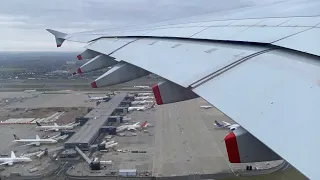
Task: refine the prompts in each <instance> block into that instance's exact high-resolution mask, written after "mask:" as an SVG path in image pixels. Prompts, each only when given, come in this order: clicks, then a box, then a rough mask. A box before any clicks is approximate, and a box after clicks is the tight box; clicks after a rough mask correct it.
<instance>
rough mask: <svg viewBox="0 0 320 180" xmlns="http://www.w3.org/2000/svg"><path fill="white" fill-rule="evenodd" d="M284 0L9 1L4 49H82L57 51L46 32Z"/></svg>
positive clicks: (1, 33)
mask: <svg viewBox="0 0 320 180" xmlns="http://www.w3.org/2000/svg"><path fill="white" fill-rule="evenodd" d="M274 1H279V0H264V1H262V2H261V1H260V0H228V1H221V0H188V1H186V0H161V1H155V0H67V1H66V0H53V1H43V0H32V1H26V0H10V1H3V2H1V4H0V39H1V43H0V51H7V50H23V51H30V50H32V51H55V50H65V51H67V50H80V47H83V45H79V44H77V43H70V42H67V43H65V44H64V46H63V47H62V48H61V49H57V48H55V43H54V39H53V36H52V35H51V34H49V33H48V32H46V31H45V30H44V29H46V28H52V29H57V30H60V31H63V32H78V31H86V30H95V29H105V28H110V27H114V26H116V27H118V26H127V25H132V24H146V23H151V22H157V21H163V20H168V19H176V18H181V17H188V16H194V15H199V14H206V13H212V12H217V11H223V10H229V9H235V8H242V7H248V6H254V5H257V4H262V3H272V2H274Z"/></svg>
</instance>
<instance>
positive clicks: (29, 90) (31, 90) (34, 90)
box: [24, 89, 36, 93]
mask: <svg viewBox="0 0 320 180" xmlns="http://www.w3.org/2000/svg"><path fill="white" fill-rule="evenodd" d="M24 92H26V93H31V92H36V89H28V90H24Z"/></svg>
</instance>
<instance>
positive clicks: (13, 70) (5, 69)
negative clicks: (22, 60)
mask: <svg viewBox="0 0 320 180" xmlns="http://www.w3.org/2000/svg"><path fill="white" fill-rule="evenodd" d="M19 71H24V69H23V68H2V67H0V73H4V72H19Z"/></svg>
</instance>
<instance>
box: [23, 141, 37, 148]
mask: <svg viewBox="0 0 320 180" xmlns="http://www.w3.org/2000/svg"><path fill="white" fill-rule="evenodd" d="M36 144H37V143H36V142H32V143H28V144H23V145H21V146H20V147H23V146H32V145H36Z"/></svg>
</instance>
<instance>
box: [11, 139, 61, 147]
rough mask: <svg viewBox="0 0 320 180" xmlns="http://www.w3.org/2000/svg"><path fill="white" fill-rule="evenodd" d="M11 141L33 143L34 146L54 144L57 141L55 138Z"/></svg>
mask: <svg viewBox="0 0 320 180" xmlns="http://www.w3.org/2000/svg"><path fill="white" fill-rule="evenodd" d="M12 142H17V143H34V145H36V146H40V144H54V143H57V142H58V141H57V140H54V139H16V140H13V141H12Z"/></svg>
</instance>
